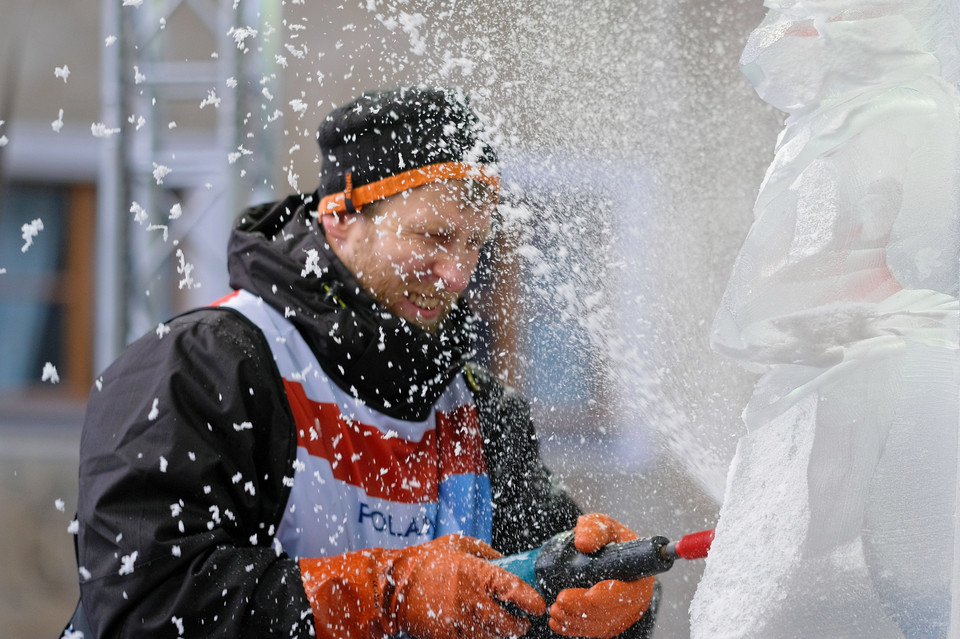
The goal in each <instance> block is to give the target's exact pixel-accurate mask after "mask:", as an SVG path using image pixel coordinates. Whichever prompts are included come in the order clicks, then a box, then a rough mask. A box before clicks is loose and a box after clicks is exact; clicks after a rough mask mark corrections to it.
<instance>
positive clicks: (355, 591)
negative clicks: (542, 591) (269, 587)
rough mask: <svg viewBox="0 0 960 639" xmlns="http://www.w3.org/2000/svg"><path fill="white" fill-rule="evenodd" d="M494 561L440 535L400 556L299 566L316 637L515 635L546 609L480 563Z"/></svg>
mask: <svg viewBox="0 0 960 639" xmlns="http://www.w3.org/2000/svg"><path fill="white" fill-rule="evenodd" d="M499 556H500V553H498V552H497V551H496V550H494V549H493V548H491V547H490V546H488V545H487V544H485V543H484V542H482V541H480V540H478V539H474V538H472V537H464V536H462V535H447V536H445V537H441V538H439V539H434V540H433V541H430V542H427V543H425V544H420V545H418V546H410V547H409V548H404V549H402V550H387V549H384V548H370V549H368V550H358V551H355V552H350V553H345V554H342V555H335V556H333V557H316V558H309V559H301V560H300V572H301V575H302V578H303V586H304V589H305V590H306V592H307V599H309V600H310V606H311V607H312V608H313V618H314V621H315V622H316V623H315V625H316V631H317V637H327V638H330V639H333V638H337V639H346V638H349V639H372V638H374V637H376V638H377V639H379V638H380V637H382V636H384V635H395V634H397V633H398V632H400V631H403V632H405V633H407V634H409V635H412V636H414V637H417V638H418V639H455V638H459V637H477V638H478V639H494V638H495V637H504V636H508V635H516V636H519V635H523V634H524V633H526V632H527V630H528V629H529V626H530V622H529V621H528V620H527V619H525V618H522V617H517V616H514V615H512V614H510V613H508V612H507V611H506V610H505V609H504V607H503V606H501V605H500V604H499V603H498V602H510V603H513V604H514V605H516V606H517V607H518V608H520V609H521V610H523V611H524V612H526V613H528V614H530V615H542V614H544V613H545V612H546V604H545V603H544V602H543V599H541V598H540V595H539V594H537V591H536V590H534V589H533V588H531V587H530V586H529V585H527V584H526V583H524V582H523V581H522V580H521V579H520V578H519V577H516V576H514V575H512V574H510V573H508V572H507V571H506V570H503V569H502V568H498V567H497V566H494V565H492V564H491V563H489V562H488V561H486V560H487V559H493V558H494V557H499Z"/></svg>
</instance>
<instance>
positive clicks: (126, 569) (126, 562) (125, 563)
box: [120, 550, 137, 575]
mask: <svg viewBox="0 0 960 639" xmlns="http://www.w3.org/2000/svg"><path fill="white" fill-rule="evenodd" d="M136 560H137V551H136V550H134V551H133V552H132V553H130V554H129V555H124V556H123V557H121V558H120V574H121V575H132V574H133V564H134V562H135V561H136Z"/></svg>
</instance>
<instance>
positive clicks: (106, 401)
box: [77, 196, 653, 638]
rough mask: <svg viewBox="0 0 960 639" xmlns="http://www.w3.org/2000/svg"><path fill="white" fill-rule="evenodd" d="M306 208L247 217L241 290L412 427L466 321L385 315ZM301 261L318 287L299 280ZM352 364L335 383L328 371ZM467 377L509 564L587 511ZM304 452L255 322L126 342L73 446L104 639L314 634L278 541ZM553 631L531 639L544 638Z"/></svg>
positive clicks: (485, 380)
mask: <svg viewBox="0 0 960 639" xmlns="http://www.w3.org/2000/svg"><path fill="white" fill-rule="evenodd" d="M305 201H309V198H304V197H301V196H295V197H291V198H288V199H287V200H285V201H282V202H279V203H275V204H271V205H266V206H261V207H257V208H254V209H251V210H249V211H247V212H246V213H245V214H244V216H242V217H241V219H240V221H239V224H238V226H237V228H236V229H235V231H234V233H233V235H232V236H231V242H230V255H229V269H230V274H231V285H232V286H234V287H235V288H240V287H242V288H245V289H247V290H250V291H251V292H254V293H255V294H257V295H260V296H261V297H262V298H263V299H264V301H265V302H266V303H268V304H271V305H272V306H274V307H275V308H277V309H278V310H280V311H281V312H283V311H284V310H285V309H286V310H293V311H294V312H295V315H294V318H295V319H293V320H292V321H294V322H295V324H296V325H297V328H298V330H299V331H300V332H301V334H302V335H303V336H304V338H305V339H306V340H307V342H308V343H309V344H310V346H311V348H312V349H314V352H315V353H317V355H318V359H319V361H320V362H321V363H323V364H324V370H325V372H326V373H327V374H329V375H330V376H331V378H333V379H334V380H335V381H336V382H337V383H338V385H340V386H341V387H342V388H344V389H345V390H348V391H349V390H351V389H352V391H353V392H355V393H357V394H359V395H360V396H361V397H362V398H363V399H364V400H366V401H367V402H368V403H371V404H372V405H374V406H377V407H378V408H379V407H380V406H381V405H382V404H383V403H386V402H389V404H388V405H389V406H391V407H393V408H392V410H394V411H400V415H401V416H404V415H406V416H407V418H416V417H418V416H420V415H423V411H429V410H430V407H431V405H432V403H433V401H434V400H435V399H436V397H437V396H439V394H440V393H442V391H443V389H444V388H445V387H446V385H447V384H449V382H450V380H451V379H452V378H453V376H454V375H456V374H460V373H462V372H463V371H464V370H465V369H466V367H467V366H468V363H467V359H468V358H469V356H470V355H471V352H472V351H471V346H472V340H471V330H470V321H469V313H468V312H467V311H466V309H465V307H464V309H463V310H462V311H460V313H459V314H458V315H457V314H455V315H456V317H455V318H454V319H455V325H454V326H453V327H452V328H450V329H449V330H447V331H441V334H443V335H445V337H444V338H443V339H437V338H434V336H432V335H429V334H427V333H425V332H423V331H419V329H416V328H415V327H409V326H408V325H406V324H405V323H403V322H401V321H399V320H397V319H396V318H395V317H393V316H391V315H390V314H389V313H385V312H384V311H383V309H382V307H378V305H377V304H376V303H375V302H373V300H372V299H371V298H370V297H369V296H368V295H367V294H366V293H365V292H364V291H363V290H362V289H361V288H360V287H359V285H358V284H357V283H356V280H355V279H354V278H353V276H352V275H351V274H350V273H349V271H347V269H346V268H345V267H344V266H343V264H342V263H340V262H339V260H337V259H336V257H335V255H334V254H333V253H332V251H331V250H330V249H329V247H328V246H326V243H325V241H324V239H323V236H322V234H320V233H318V232H317V231H316V228H315V222H314V220H313V219H312V218H311V216H310V213H309V210H308V208H309V207H308V206H307V205H305V204H304V202H305ZM308 259H309V260H313V262H312V263H313V267H314V272H315V273H318V274H319V275H318V277H316V278H310V277H304V276H302V274H303V273H304V272H305V271H306V270H308V269H306V266H307V261H308ZM317 259H319V262H317ZM317 264H319V266H320V268H319V270H317V268H316V267H317ZM383 327H385V328H386V332H387V334H389V335H391V336H393V339H392V341H390V342H389V343H388V348H391V349H400V350H401V351H402V352H404V353H405V354H406V355H407V356H408V357H407V359H406V360H405V361H408V362H410V363H409V365H408V366H407V367H406V368H405V369H404V370H402V371H400V372H401V373H402V374H403V375H405V376H406V379H403V378H400V377H397V376H396V372H395V371H392V372H389V373H387V372H385V371H384V370H383V368H382V367H380V366H378V364H377V361H378V360H380V361H382V359H383V357H382V354H381V355H380V356H379V357H378V356H376V354H375V352H378V351H379V350H380V349H377V348H374V347H373V346H372V344H371V340H373V339H375V338H376V339H379V338H380V336H381V335H382V334H383V333H382V332H381V328H383ZM333 336H336V337H337V339H332V337H333ZM348 352H349V356H347V353H348ZM418 353H423V354H424V356H423V357H417V354H418ZM346 362H350V363H351V364H352V366H351V365H347V366H345V368H344V369H343V370H342V371H341V370H340V368H339V367H338V366H336V365H335V364H337V363H346ZM326 364H329V366H327V365H326ZM470 372H471V374H470V375H468V382H469V383H470V386H471V388H472V389H473V391H474V394H475V400H476V404H477V408H478V412H479V416H480V425H481V431H482V435H483V440H484V454H485V456H486V459H487V466H488V473H489V476H490V481H491V487H492V495H493V545H494V547H495V548H497V549H498V550H500V551H501V552H503V553H505V554H509V553H513V552H517V551H521V550H526V549H529V548H533V547H535V546H537V545H538V544H540V543H542V542H543V541H544V540H545V539H547V538H548V537H550V536H552V535H553V534H555V533H557V532H560V531H562V530H565V529H568V528H570V527H572V526H573V525H574V524H575V522H576V518H577V516H578V515H579V513H580V511H579V509H578V508H577V506H576V505H575V504H574V503H573V501H572V500H571V499H570V498H569V497H568V496H567V495H566V493H564V492H563V491H562V490H561V489H560V488H559V487H558V486H557V485H556V484H555V482H554V481H553V480H552V478H551V476H550V473H549V472H548V471H547V469H546V468H545V467H544V465H543V463H542V462H541V460H540V455H539V447H538V443H537V438H536V434H535V433H534V430H533V426H532V423H531V421H530V416H529V409H528V406H527V404H526V402H525V401H524V400H523V399H522V398H521V397H519V396H518V395H517V394H516V393H515V392H513V391H511V390H510V389H508V388H505V387H503V386H502V385H501V384H499V383H498V382H497V381H496V379H495V378H493V377H492V376H491V375H489V374H488V373H486V372H485V371H483V370H482V369H480V368H477V367H472V366H471V367H470ZM411 379H413V380H418V381H420V382H421V388H424V389H426V390H425V391H423V392H422V393H421V394H420V395H419V396H418V397H416V398H411V397H409V394H407V395H403V392H404V388H405V385H407V386H409V384H410V380H411ZM378 381H379V382H382V383H381V384H378ZM398 398H400V399H406V400H407V401H405V402H397V401H396V400H397V399H398ZM383 412H388V413H389V411H388V410H387V409H386V408H385V409H384V410H383ZM244 423H249V424H252V425H253V428H240V427H239V425H240V424H244ZM296 445H297V442H296V434H295V429H294V421H293V417H292V415H291V412H290V408H289V405H288V403H287V400H286V396H285V392H284V389H283V384H282V380H281V378H280V375H279V373H278V371H277V369H276V366H275V365H274V362H273V358H272V355H271V352H270V348H269V345H268V344H267V343H266V341H265V338H264V336H263V334H262V333H261V332H260V331H259V330H258V329H257V328H256V327H255V326H254V325H253V324H252V323H251V322H250V321H249V320H247V319H246V318H245V317H244V316H242V315H240V314H239V313H236V312H235V311H233V310H231V309H226V308H206V309H199V310H196V311H192V312H189V313H186V314H184V315H181V316H179V317H177V318H175V319H173V320H172V321H170V322H169V323H167V324H165V325H161V326H160V327H159V328H158V329H157V331H156V332H155V333H150V334H148V335H146V336H144V337H142V338H140V339H139V340H137V341H136V342H134V343H133V344H132V345H130V346H129V347H128V348H127V349H126V350H125V351H124V353H123V354H121V356H120V357H119V358H118V359H117V360H116V361H115V362H114V363H113V364H112V365H111V366H110V367H109V368H108V369H107V370H106V371H105V372H104V373H103V375H102V377H101V378H100V379H98V380H97V384H96V387H95V388H94V389H93V390H92V392H91V395H90V399H89V404H88V408H87V415H86V419H85V423H84V428H83V434H82V439H81V446H80V448H81V450H80V455H81V459H80V495H79V500H78V515H77V518H78V522H79V534H78V538H77V542H78V563H79V570H80V576H81V583H80V591H81V603H82V606H83V609H84V610H85V611H86V616H87V618H88V621H89V622H90V626H91V628H92V629H93V630H94V635H95V636H96V637H151V638H153V637H171V638H174V637H180V636H193V637H196V636H203V637H230V638H246V637H251V638H252V637H282V638H288V637H298V638H299V637H311V636H313V628H312V624H313V618H312V613H311V610H310V604H309V602H308V601H307V599H306V595H305V593H304V590H303V585H302V582H301V578H300V572H299V566H298V564H297V562H296V561H295V560H294V559H293V558H290V557H288V556H286V555H285V554H283V553H282V552H279V551H278V550H276V549H275V545H274V540H273V534H274V532H275V530H276V527H277V525H278V524H279V522H280V519H281V516H282V512H283V510H284V507H285V505H286V501H287V497H288V495H289V486H290V484H291V480H292V476H293V473H294V469H293V466H292V463H293V460H294V459H295V456H296ZM652 616H653V615H652V614H649V615H647V616H646V618H645V619H646V621H647V622H648V623H647V624H646V625H649V622H650V618H652ZM542 621H543V620H540V622H538V623H536V624H535V625H534V629H533V630H531V636H534V635H536V636H540V635H544V634H547V633H548V632H549V631H547V630H546V629H545V627H544V625H543V623H542ZM641 623H643V622H641ZM635 629H636V627H635ZM631 634H634V635H635V636H640V635H636V634H635V633H631Z"/></svg>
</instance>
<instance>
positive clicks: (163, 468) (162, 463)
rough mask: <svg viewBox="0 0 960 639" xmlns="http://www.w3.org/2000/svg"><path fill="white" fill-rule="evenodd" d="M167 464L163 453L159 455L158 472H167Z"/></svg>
mask: <svg viewBox="0 0 960 639" xmlns="http://www.w3.org/2000/svg"><path fill="white" fill-rule="evenodd" d="M168 464H169V462H167V458H166V457H164V456H163V455H160V472H161V473H165V472H167V465H168Z"/></svg>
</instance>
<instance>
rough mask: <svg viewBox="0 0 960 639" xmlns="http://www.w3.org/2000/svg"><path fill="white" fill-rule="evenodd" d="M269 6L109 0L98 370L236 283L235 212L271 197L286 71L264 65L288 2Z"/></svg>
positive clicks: (233, 1)
mask: <svg viewBox="0 0 960 639" xmlns="http://www.w3.org/2000/svg"><path fill="white" fill-rule="evenodd" d="M264 4H266V5H273V7H272V8H271V7H270V6H268V7H261V2H260V1H259V0H220V1H219V2H218V1H217V0H123V2H122V3H121V1H120V0H104V1H103V32H104V38H105V39H106V44H107V46H106V47H105V49H104V51H105V53H104V59H103V64H102V68H103V76H102V77H103V80H102V87H101V91H102V94H101V98H102V113H103V122H102V123H101V124H100V125H99V130H95V131H94V134H95V135H99V136H101V137H104V138H105V139H104V140H103V142H104V145H103V155H102V159H101V164H100V168H99V190H98V194H99V195H98V203H97V208H98V212H97V217H98V219H97V258H98V261H97V268H96V278H97V287H96V288H97V296H98V297H97V301H96V332H95V346H94V358H95V367H96V370H98V371H99V370H103V368H104V367H105V366H106V365H107V364H109V362H110V361H112V360H113V359H114V358H115V357H116V355H117V354H118V353H119V351H120V350H121V349H122V348H123V347H124V346H125V345H126V343H128V342H129V341H131V340H132V339H134V338H136V337H138V336H139V335H141V334H143V333H145V332H147V331H149V330H151V329H152V328H156V327H157V324H158V323H159V322H161V321H163V320H165V319H167V318H169V317H170V316H172V315H174V314H176V313H177V312H179V311H181V310H183V309H184V308H187V307H190V306H194V305H197V304H203V303H206V302H210V301H212V300H214V299H216V298H217V297H219V296H220V295H221V294H223V292H225V291H226V284H227V280H226V269H225V262H226V260H225V256H226V241H227V235H228V232H229V228H230V225H231V222H232V220H233V218H234V217H235V216H236V214H237V212H238V211H239V209H240V207H242V206H243V205H245V204H247V203H249V202H251V201H254V200H257V199H265V197H264V195H263V192H264V189H265V187H266V186H267V185H269V183H270V181H271V177H272V175H273V172H274V168H273V167H274V165H275V158H276V148H277V143H278V141H279V137H280V135H281V131H282V130H281V125H280V122H278V121H277V120H280V119H281V118H280V116H279V114H280V110H279V109H277V108H274V107H273V106H272V105H273V103H272V102H271V100H273V95H279V94H280V92H281V91H280V87H279V86H278V82H279V78H278V77H276V76H275V75H271V74H269V73H267V72H266V71H265V70H266V69H267V68H268V65H269V64H270V63H272V61H273V55H274V52H273V51H272V50H271V45H270V38H269V37H266V36H267V35H268V34H269V33H270V32H271V30H272V29H273V27H272V26H271V25H276V24H277V23H278V22H279V19H278V18H277V17H275V16H271V15H269V14H268V12H269V11H277V12H278V11H279V8H277V7H278V5H279V3H264ZM196 51H203V52H205V53H204V54H202V55H198V54H197V53H196ZM96 126H97V125H95V127H96Z"/></svg>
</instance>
